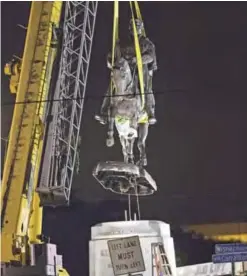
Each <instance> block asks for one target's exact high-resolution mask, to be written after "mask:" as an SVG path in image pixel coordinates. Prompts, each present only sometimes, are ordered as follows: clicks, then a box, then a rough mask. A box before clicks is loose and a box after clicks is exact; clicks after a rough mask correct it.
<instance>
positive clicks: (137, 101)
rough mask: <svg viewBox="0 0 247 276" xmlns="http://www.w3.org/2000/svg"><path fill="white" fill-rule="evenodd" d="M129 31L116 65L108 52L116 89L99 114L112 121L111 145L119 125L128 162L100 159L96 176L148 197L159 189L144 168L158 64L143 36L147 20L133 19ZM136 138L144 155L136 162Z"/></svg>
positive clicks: (118, 50) (117, 49)
mask: <svg viewBox="0 0 247 276" xmlns="http://www.w3.org/2000/svg"><path fill="white" fill-rule="evenodd" d="M133 23H134V24H135V26H136V30H137V34H138V39H139V45H140V52H141V57H142V67H143V78H144V80H143V83H144V95H142V94H141V93H140V91H141V89H140V82H139V78H138V67H137V58H136V49H135V44H134V30H133ZM129 30H130V38H131V39H130V42H129V44H128V45H127V46H126V47H123V48H120V45H119V42H118V43H117V44H116V46H115V51H114V63H113V65H112V62H111V61H112V60H111V58H112V55H111V54H109V55H108V58H107V66H108V68H109V69H110V70H111V81H112V84H113V86H112V87H113V89H112V88H111V87H110V88H109V89H108V90H107V92H106V95H105V97H104V100H103V103H102V106H101V112H100V114H99V115H96V116H95V118H96V120H97V121H99V122H100V123H101V124H103V125H105V124H108V131H107V139H106V144H107V146H108V147H112V146H113V145H114V143H115V141H114V126H115V127H116V129H117V132H118V135H119V139H120V142H121V145H122V152H123V156H124V162H120V161H106V162H99V163H98V164H97V166H96V167H95V169H94V171H93V176H94V177H95V178H96V179H97V181H98V182H99V183H100V184H101V185H102V186H103V187H104V188H105V189H109V190H111V191H113V192H115V193H120V194H126V195H127V194H128V195H137V194H138V195H143V196H146V195H150V194H153V192H154V191H156V190H157V186H156V183H155V181H154V180H153V178H152V177H151V175H149V174H148V172H147V171H146V170H145V169H144V167H145V166H146V165H147V157H146V147H145V143H146V139H147V136H148V129H149V125H153V124H155V123H156V118H155V99H154V94H153V90H152V78H153V72H154V71H156V70H157V63H156V54H155V46H154V44H153V43H152V42H151V41H150V40H149V39H148V38H147V37H145V36H144V35H143V34H144V26H143V22H142V21H141V20H140V19H135V20H134V22H133V21H132V20H131V22H130V27H129ZM143 96H144V99H145V101H144V103H143ZM136 139H138V142H137V145H138V149H139V153H140V158H139V160H138V161H137V162H136V163H135V160H134V154H133V147H134V142H135V140H136Z"/></svg>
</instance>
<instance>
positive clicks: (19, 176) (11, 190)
mask: <svg viewBox="0 0 247 276" xmlns="http://www.w3.org/2000/svg"><path fill="white" fill-rule="evenodd" d="M61 8H62V3H61V2H60V1H56V2H39V1H37V2H33V3H32V7H31V12H30V18H29V24H28V31H27V36H26V43H25V48H24V54H23V58H22V62H21V71H20V78H19V84H18V88H17V94H16V102H17V103H16V105H15V107H14V114H13V120H12V125H11V129H10V135H9V145H8V150H7V156H6V162H5V166H4V171H3V179H2V195H1V196H2V200H1V202H2V203H1V204H2V205H1V211H2V216H1V219H2V234H1V235H2V243H1V246H2V262H7V263H8V262H13V261H17V262H21V263H23V262H24V263H25V258H24V255H25V254H23V253H25V246H24V245H25V241H24V239H25V237H26V235H27V232H28V225H29V218H30V213H31V209H32V208H31V205H32V204H33V199H34V194H35V189H36V186H37V176H38V171H39V167H40V165H39V161H40V155H41V152H42V128H43V123H44V122H43V120H44V112H45V103H44V102H41V101H42V100H44V99H47V94H48V90H49V79H50V77H51V76H50V74H51V68H52V65H53V61H54V49H52V48H51V47H50V44H51V40H52V32H53V27H54V26H58V25H59V22H60V14H61ZM36 200H37V199H36ZM38 211H40V210H38ZM39 213H40V212H39ZM41 219H42V218H39V221H40V220H41ZM39 224H41V222H40V223H39ZM36 227H37V226H36ZM38 228H39V227H38Z"/></svg>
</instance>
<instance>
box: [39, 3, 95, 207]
mask: <svg viewBox="0 0 247 276" xmlns="http://www.w3.org/2000/svg"><path fill="white" fill-rule="evenodd" d="M97 6H98V2H97V1H66V2H65V14H64V20H63V42H62V50H61V59H60V65H59V73H58V77H57V84H56V89H55V93H54V97H53V99H54V101H53V102H52V106H51V108H50V113H49V116H50V121H49V123H48V124H47V131H46V138H45V151H44V157H43V163H42V167H41V175H40V181H39V187H38V189H37V191H38V193H39V195H40V198H41V204H44V205H52V206H57V205H61V204H68V203H69V199H70V192H71V185H72V181H73V175H74V172H75V170H76V169H75V167H76V163H77V162H78V160H79V158H78V147H79V144H80V133H79V132H80V126H81V118H82V112H83V105H84V96H85V91H86V84H87V75H88V69H89V63H90V56H91V48H92V42H93V35H94V26H95V18H96V12H97Z"/></svg>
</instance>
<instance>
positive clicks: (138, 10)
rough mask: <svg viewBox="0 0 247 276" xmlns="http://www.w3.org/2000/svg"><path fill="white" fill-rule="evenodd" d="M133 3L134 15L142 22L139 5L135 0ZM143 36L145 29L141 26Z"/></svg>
mask: <svg viewBox="0 0 247 276" xmlns="http://www.w3.org/2000/svg"><path fill="white" fill-rule="evenodd" d="M134 5H135V10H136V16H137V18H138V19H140V20H141V21H142V22H143V20H142V15H141V10H140V7H139V4H138V2H137V1H134ZM142 35H143V36H145V37H146V32H145V29H144V28H143V33H142Z"/></svg>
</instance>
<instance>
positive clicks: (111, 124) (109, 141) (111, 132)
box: [106, 115, 115, 147]
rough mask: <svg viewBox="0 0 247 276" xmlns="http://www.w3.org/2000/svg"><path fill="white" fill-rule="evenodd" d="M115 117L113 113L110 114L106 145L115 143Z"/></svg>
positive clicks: (109, 145)
mask: <svg viewBox="0 0 247 276" xmlns="http://www.w3.org/2000/svg"><path fill="white" fill-rule="evenodd" d="M114 143H115V141H114V117H113V116H112V115H111V116H109V122H108V131H107V138H106V146H107V147H112V146H113V145H114Z"/></svg>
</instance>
